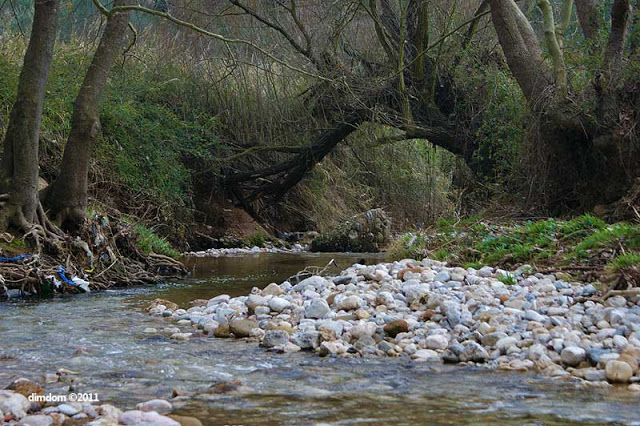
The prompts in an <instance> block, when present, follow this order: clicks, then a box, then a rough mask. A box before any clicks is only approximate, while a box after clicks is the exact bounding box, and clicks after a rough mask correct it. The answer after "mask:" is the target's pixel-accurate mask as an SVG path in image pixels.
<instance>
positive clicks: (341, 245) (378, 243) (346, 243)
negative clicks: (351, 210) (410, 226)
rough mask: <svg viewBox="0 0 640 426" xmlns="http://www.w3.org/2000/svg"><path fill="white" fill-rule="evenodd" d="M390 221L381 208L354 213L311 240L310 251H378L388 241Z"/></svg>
mask: <svg viewBox="0 0 640 426" xmlns="http://www.w3.org/2000/svg"><path fill="white" fill-rule="evenodd" d="M390 225H391V221H390V220H389V218H388V217H387V215H386V213H385V212H384V210H382V209H373V210H369V211H366V212H364V213H362V214H359V215H356V216H354V217H352V218H351V219H349V220H346V221H345V222H343V223H342V224H340V225H338V226H337V227H336V228H335V229H334V230H332V231H330V232H327V233H324V234H320V235H319V236H318V237H317V238H316V239H315V240H313V241H312V242H311V247H310V249H311V251H316V252H317V251H320V252H333V251H339V252H342V251H350V252H372V253H376V252H379V251H380V250H381V249H382V248H383V247H384V246H385V245H386V244H387V242H388V241H389V235H390V234H389V228H390Z"/></svg>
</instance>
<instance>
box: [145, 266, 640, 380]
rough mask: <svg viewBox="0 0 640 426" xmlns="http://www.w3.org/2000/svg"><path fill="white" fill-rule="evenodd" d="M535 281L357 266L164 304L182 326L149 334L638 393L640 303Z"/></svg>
mask: <svg viewBox="0 0 640 426" xmlns="http://www.w3.org/2000/svg"><path fill="white" fill-rule="evenodd" d="M528 270H530V268H528V267H526V266H525V267H521V268H520V269H518V270H516V271H513V272H507V271H503V270H500V269H494V268H490V267H483V268H482V269H479V270H475V269H471V268H469V269H464V268H458V267H456V268H450V267H447V266H446V265H445V264H443V263H441V262H438V261H434V260H429V259H425V260H423V261H421V262H418V261H413V260H403V261H399V262H394V263H380V264H377V265H372V266H365V265H358V264H356V265H353V266H352V267H350V268H347V269H346V270H344V271H342V273H341V274H340V275H338V276H333V277H321V276H313V277H310V278H307V279H305V280H302V281H301V282H299V283H297V284H295V285H294V284H292V283H290V282H283V283H281V284H276V283H272V284H269V285H268V286H266V287H265V288H264V289H259V288H253V290H252V291H251V292H250V294H248V295H246V296H240V297H233V298H232V297H230V296H228V295H220V296H216V297H214V298H212V299H210V300H198V301H194V304H195V306H193V307H191V308H190V309H188V310H185V309H179V308H178V306H177V305H175V304H173V303H171V302H168V301H163V300H157V301H156V302H155V303H154V304H153V305H152V307H150V309H149V312H150V313H151V314H152V315H156V316H160V317H164V318H167V319H171V320H175V322H176V324H175V325H173V326H168V327H164V328H162V327H160V328H162V330H156V329H154V328H149V329H147V330H145V331H146V332H149V333H156V332H158V331H161V332H163V333H165V334H167V335H169V336H170V337H171V338H172V339H175V340H178V341H180V340H190V339H193V338H197V337H198V336H201V335H204V334H208V335H212V336H215V337H218V338H228V337H232V336H233V337H236V338H246V339H250V340H254V341H256V342H257V343H259V344H260V346H262V347H264V348H267V349H268V350H270V351H274V352H280V353H290V352H297V351H301V350H307V351H312V352H315V353H317V354H319V355H320V356H339V357H367V356H393V357H407V358H410V359H411V360H414V361H429V362H436V363H442V362H444V363H463V364H467V365H470V364H473V365H476V366H481V367H485V368H491V369H503V370H522V371H525V370H535V371H538V372H541V373H543V374H546V375H549V376H552V377H554V378H558V379H562V380H573V381H575V382H576V383H582V384H584V385H592V386H610V384H619V385H622V386H624V387H625V388H626V389H628V391H630V392H640V384H638V383H640V376H638V359H640V298H638V297H637V296H635V297H628V298H624V297H621V296H617V297H611V298H609V299H608V300H606V301H604V302H600V301H598V299H597V297H596V296H597V293H598V292H597V289H596V288H595V287H594V286H593V285H592V284H585V283H580V282H571V280H570V277H569V276H568V275H567V274H565V273H562V272H557V273H555V274H539V273H538V274H528V273H527V271H528Z"/></svg>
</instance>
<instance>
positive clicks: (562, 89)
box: [489, 0, 638, 208]
mask: <svg viewBox="0 0 640 426" xmlns="http://www.w3.org/2000/svg"><path fill="white" fill-rule="evenodd" d="M489 3H490V6H491V15H492V18H493V24H494V27H495V29H496V32H497V34H498V39H499V42H500V45H501V47H502V50H503V52H504V55H505V57H506V60H507V63H508V65H509V68H510V70H511V72H512V73H513V75H514V77H515V79H516V80H517V82H518V85H519V86H520V88H521V90H522V92H523V94H524V95H525V98H526V99H527V101H528V104H529V108H530V110H531V111H532V113H534V114H535V116H536V117H537V119H536V120H531V121H530V123H529V129H528V132H527V134H528V137H529V139H530V140H529V144H530V146H532V147H533V148H532V150H533V152H535V153H536V159H537V160H541V161H539V164H538V165H537V166H536V167H537V171H536V172H535V173H534V174H532V175H531V176H532V182H534V183H533V184H532V187H533V186H535V187H536V188H537V192H538V195H541V196H542V197H543V198H544V201H546V202H547V204H548V205H549V207H560V206H564V207H570V208H576V207H590V206H593V205H594V204H597V203H609V202H612V201H614V200H616V199H618V198H619V197H621V196H622V195H624V192H625V191H626V190H627V189H628V188H629V186H630V184H631V182H633V178H634V177H636V176H638V172H637V167H635V166H633V165H637V159H638V152H637V150H636V151H634V150H633V144H632V143H630V142H629V141H627V140H624V138H623V137H621V136H620V134H621V132H620V131H619V130H618V129H617V128H618V126H619V122H618V121H619V119H618V117H619V114H620V111H621V109H620V108H621V102H620V99H619V96H618V94H619V93H620V91H621V87H620V83H619V81H620V79H619V77H620V61H621V58H622V53H623V50H624V46H625V40H626V38H627V28H628V22H629V15H630V4H629V3H630V2H629V0H615V1H614V3H613V6H612V9H611V14H612V20H611V21H612V24H611V29H610V36H609V41H608V44H607V47H606V50H605V52H604V60H603V62H602V64H598V65H596V66H594V68H593V69H592V74H593V75H594V87H595V88H596V94H597V96H596V97H595V98H594V97H593V96H592V95H591V94H590V93H588V92H587V93H583V94H580V95H581V96H584V97H585V98H586V99H589V100H590V101H591V105H592V108H593V109H592V110H591V111H587V110H584V109H580V108H577V107H576V106H575V102H572V101H571V100H570V98H572V97H576V96H575V94H573V95H572V94H570V93H568V90H569V87H571V84H570V82H569V81H568V77H567V70H566V66H565V64H564V50H563V43H562V39H563V35H564V32H565V30H566V28H567V26H568V22H569V21H570V17H571V10H572V9H571V6H572V5H571V1H570V0H565V2H564V3H563V7H562V10H561V13H560V14H559V15H560V19H559V21H558V24H556V23H555V21H554V14H553V9H552V6H551V3H550V2H549V1H548V0H538V6H539V7H540V9H541V11H542V14H543V18H544V42H545V44H546V46H547V49H548V51H549V57H550V58H549V59H550V66H547V65H546V62H545V59H544V57H543V56H542V54H541V49H540V42H539V40H538V38H537V36H536V34H535V32H534V31H533V29H532V26H531V24H530V23H529V21H528V19H527V18H526V16H525V15H524V14H523V13H522V12H521V11H520V9H519V8H518V6H517V5H516V2H515V1H514V0H489ZM576 4H577V5H578V8H579V9H580V8H582V12H583V13H586V12H585V8H588V7H591V6H593V5H592V4H591V2H584V1H582V2H580V1H578V2H576ZM591 12H592V11H591ZM591 12H590V13H591ZM594 19H595V18H594V17H593V16H589V17H586V16H582V17H581V22H583V30H584V31H585V36H586V37H590V36H591V30H595V29H596V28H597V23H594V22H596V21H594ZM587 24H588V25H587ZM587 34H589V35H587ZM568 94H569V95H570V96H567V95H568ZM537 160H536V161H537ZM629 165H632V166H633V167H629Z"/></svg>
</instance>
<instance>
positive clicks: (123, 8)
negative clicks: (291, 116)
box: [92, 0, 332, 81]
mask: <svg viewBox="0 0 640 426" xmlns="http://www.w3.org/2000/svg"><path fill="white" fill-rule="evenodd" d="M92 1H93V3H94V4H95V5H96V7H98V9H99V10H100V12H102V13H103V14H105V15H110V14H112V13H116V12H126V11H137V12H143V13H147V14H149V15H154V16H158V17H160V18H164V19H167V20H169V21H171V22H173V23H174V24H177V25H180V26H182V27H185V28H189V29H191V30H193V31H195V32H197V33H200V34H203V35H205V36H207V37H211V38H214V39H216V40H220V41H222V42H224V43H229V44H244V45H246V46H249V47H251V48H252V49H255V50H257V51H258V52H260V53H262V54H263V55H264V56H266V57H267V58H269V59H271V60H272V61H274V62H276V63H278V64H280V65H282V66H283V67H285V68H288V69H290V70H292V71H295V72H297V73H300V74H303V75H306V76H309V77H313V78H317V79H318V80H323V81H332V80H331V79H329V78H326V77H323V76H321V75H319V74H316V73H312V72H309V71H305V70H303V69H302V68H298V67H296V66H294V65H291V64H289V63H287V62H286V61H283V60H282V59H279V58H277V57H276V56H274V55H273V54H271V53H269V52H268V51H266V50H265V49H263V48H262V47H260V46H258V45H256V44H254V43H252V42H250V41H248V40H243V39H236V38H227V37H224V36H222V35H220V34H217V33H214V32H211V31H207V30H205V29H204V28H200V27H198V26H197V25H195V24H193V23H191V22H187V21H183V20H181V19H178V18H176V17H175V16H173V15H170V14H169V13H165V12H160V11H157V10H153V9H149V8H146V7H143V6H118V7H114V8H113V9H111V11H109V10H107V9H106V8H105V7H104V6H103V5H102V4H101V3H100V1H99V0H92Z"/></svg>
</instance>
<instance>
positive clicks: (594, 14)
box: [576, 0, 600, 41]
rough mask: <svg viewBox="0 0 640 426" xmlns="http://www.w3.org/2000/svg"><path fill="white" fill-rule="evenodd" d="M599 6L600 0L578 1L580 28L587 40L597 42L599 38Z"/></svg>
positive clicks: (577, 9)
mask: <svg viewBox="0 0 640 426" xmlns="http://www.w3.org/2000/svg"><path fill="white" fill-rule="evenodd" d="M597 6H598V0H576V11H577V12H578V20H579V21H580V28H581V29H582V33H583V34H584V36H585V38H586V39H587V40H591V41H595V40H596V38H597V37H598V27H600V19H599V18H598V8H597Z"/></svg>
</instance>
